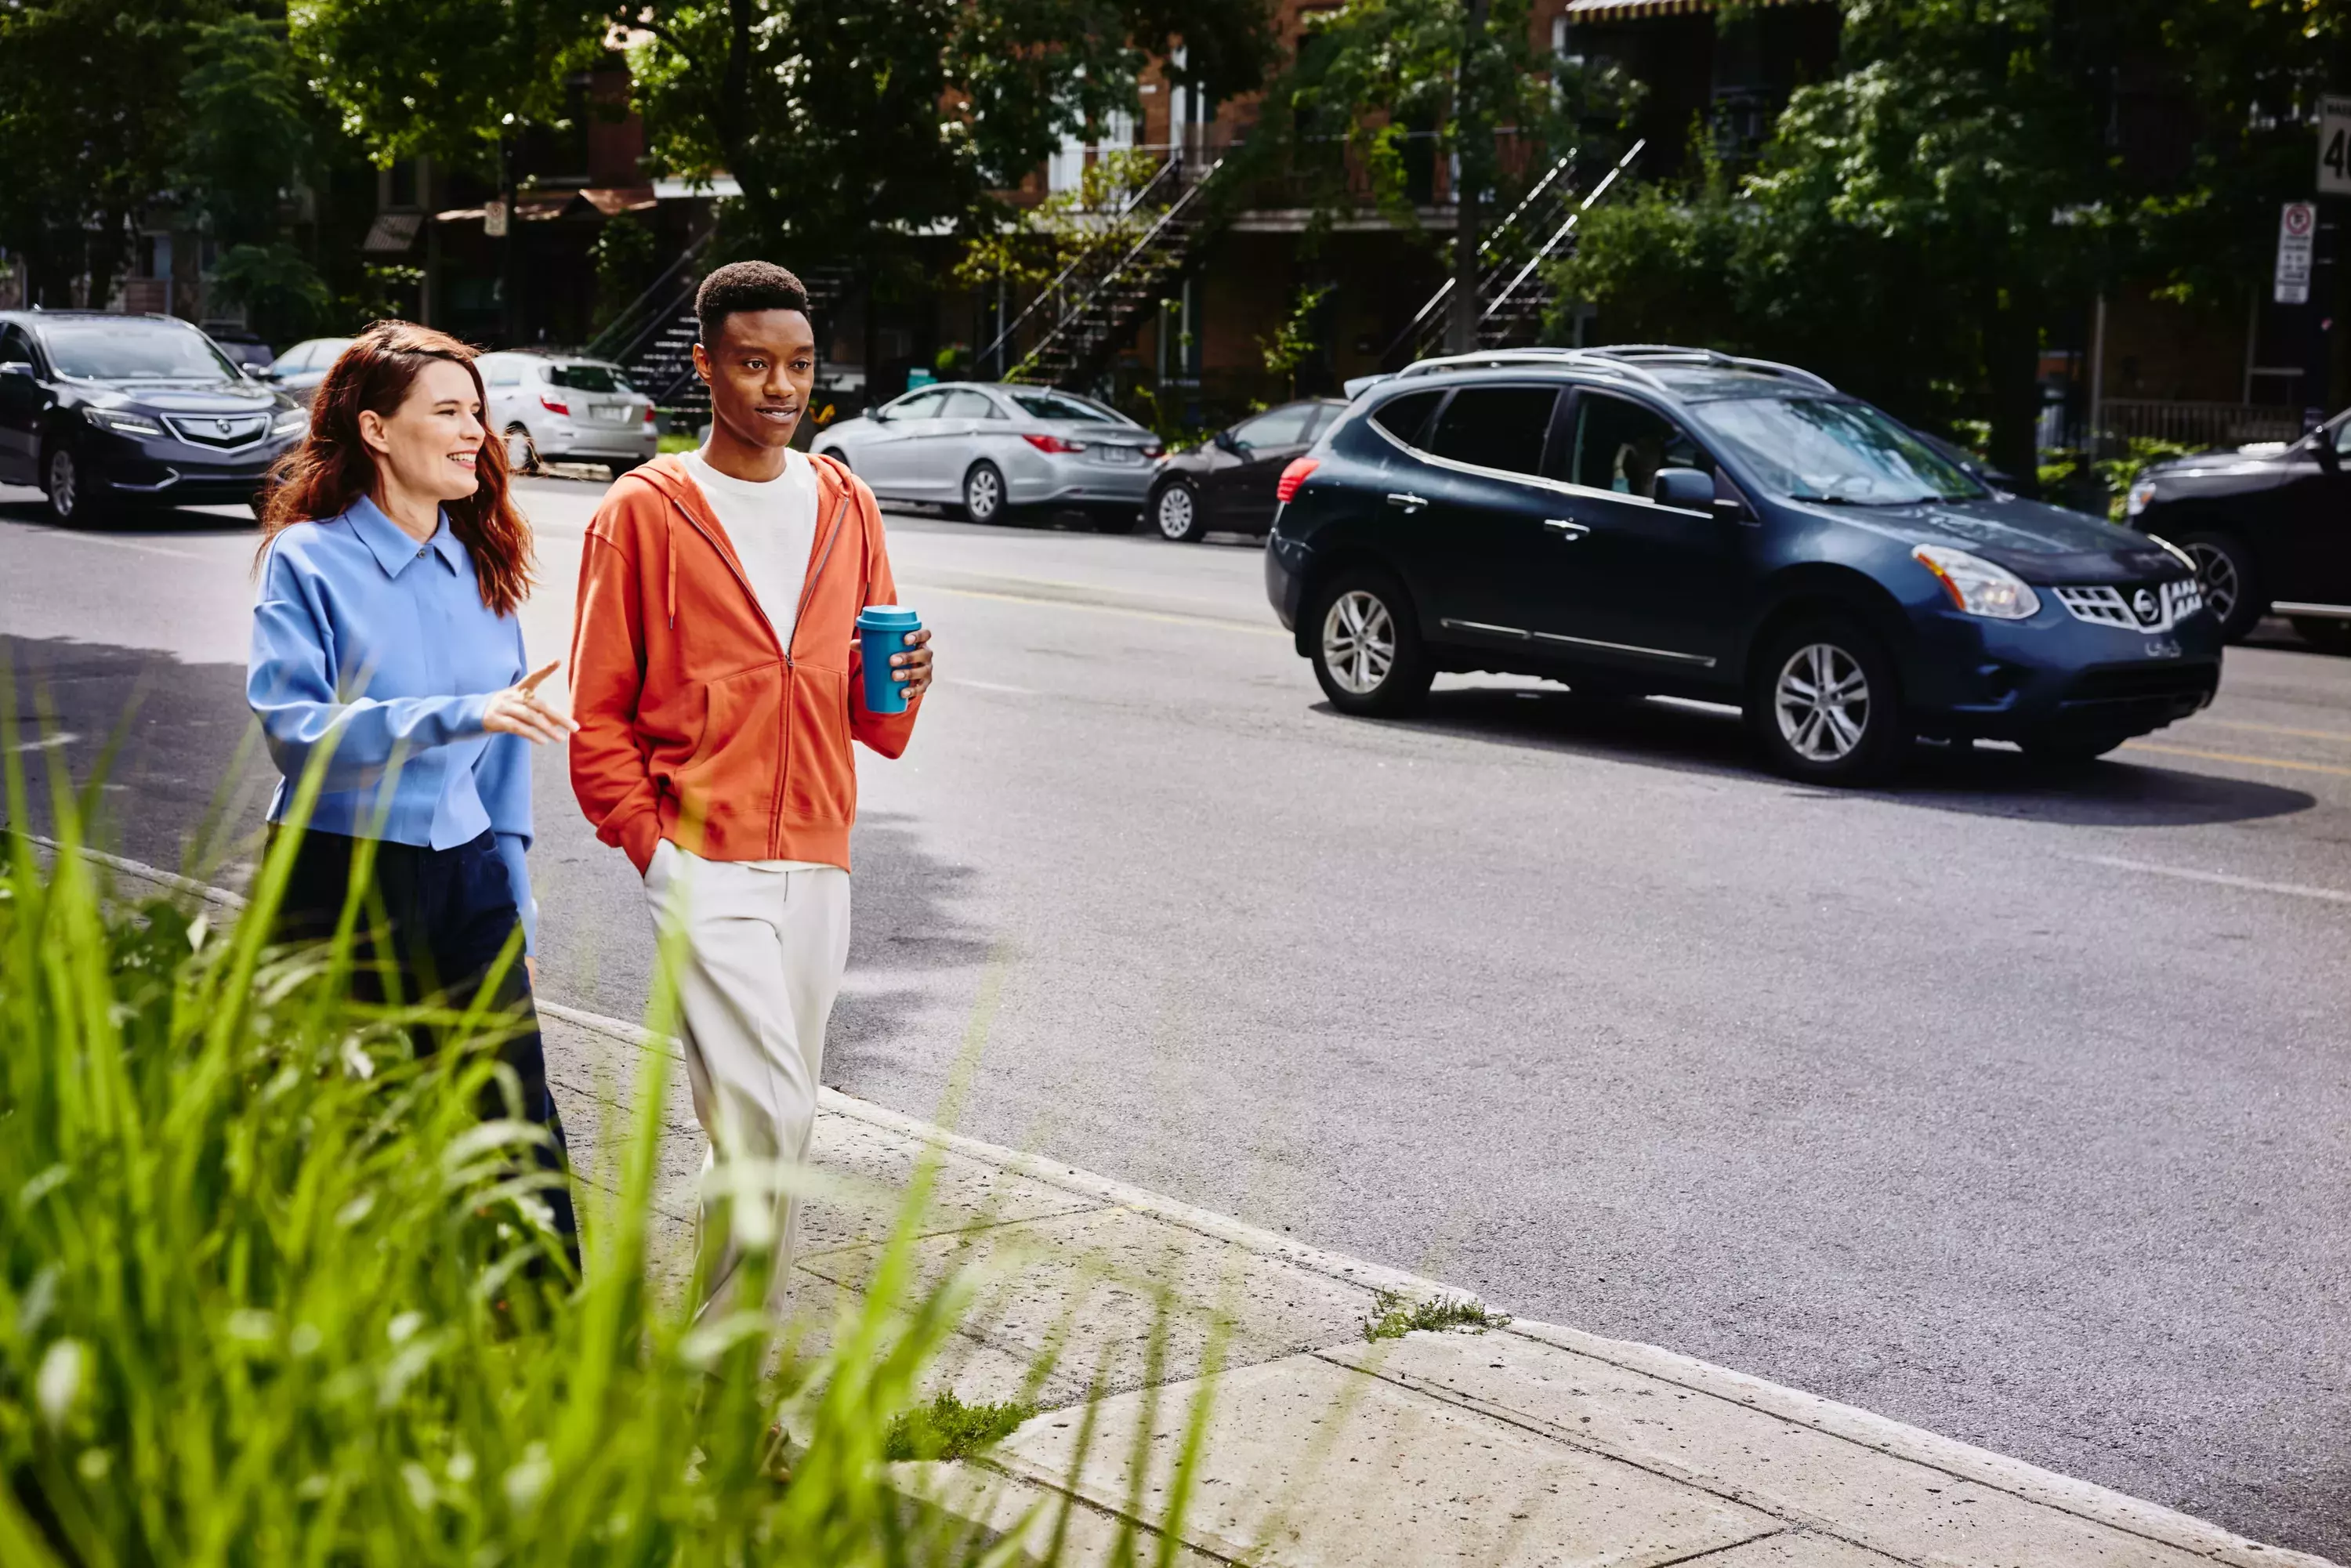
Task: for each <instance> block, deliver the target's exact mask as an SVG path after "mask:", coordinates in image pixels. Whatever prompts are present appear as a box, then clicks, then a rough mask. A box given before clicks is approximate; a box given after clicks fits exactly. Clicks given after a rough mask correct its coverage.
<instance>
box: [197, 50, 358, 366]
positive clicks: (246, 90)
mask: <svg viewBox="0 0 2351 1568" xmlns="http://www.w3.org/2000/svg"><path fill="white" fill-rule="evenodd" d="M189 58H190V60H191V62H192V65H193V68H192V69H190V70H189V72H188V74H187V76H186V78H184V80H183V82H182V84H181V89H180V98H181V102H182V106H183V114H184V121H185V125H186V131H185V137H184V140H183V143H182V145H181V149H180V154H179V160H178V162H177V165H176V167H175V169H174V171H173V179H174V182H175V183H176V184H177V185H178V186H179V188H180V189H181V190H182V191H183V193H185V195H186V197H187V199H188V204H189V205H190V206H191V207H192V208H193V210H194V211H195V212H196V214H198V215H199V216H200V217H201V218H202V219H203V220H204V223H205V224H206V225H207V226H208V227H209V228H210V230H211V232H212V235H213V237H214V240H215V242H216V243H217V244H218V245H219V246H220V247H221V249H220V256H219V258H218V259H217V260H216V261H215V262H214V267H213V289H214V295H215V296H216V297H217V298H220V299H222V300H224V301H225V302H226V303H228V304H231V305H237V306H243V307H244V308H246V310H247V311H248V313H249V314H250V315H251V317H252V318H253V320H254V324H255V325H256V327H258V328H260V329H262V330H263V332H264V335H265V336H269V337H276V338H279V339H286V338H297V337H300V336H302V335H304V334H305V333H307V332H308V331H310V330H311V329H313V328H315V327H316V326H317V325H318V324H319V322H320V320H321V319H323V318H324V317H325V315H326V313H327V312H328V310H329V308H331V303H332V301H331V298H330V296H329V292H328V289H327V285H326V282H325V280H324V279H323V278H321V277H319V271H318V268H317V267H313V266H312V265H311V264H310V261H309V260H308V257H306V256H303V254H302V253H301V251H300V250H298V248H296V247H295V246H293V245H291V244H289V243H287V240H286V239H285V238H284V237H283V236H284V226H285V225H284V221H283V218H284V209H285V204H286V200H287V194H288V193H289V190H290V188H291V187H292V185H293V184H294V183H296V181H297V180H298V179H299V178H300V177H302V176H303V175H304V174H305V173H306V172H313V171H314V169H315V161H314V157H313V153H314V151H315V148H316V138H315V137H314V135H313V128H312V120H313V117H314V116H315V114H316V112H317V110H318V104H317V101H316V100H315V99H313V98H312V97H311V96H310V93H309V91H308V88H307V87H306V86H305V85H304V84H303V82H302V79H301V78H300V75H299V74H298V71H297V70H296V68H295V58H294V53H293V50H292V49H291V48H290V47H288V46H287V40H286V37H285V29H284V26H283V24H282V23H276V22H271V21H266V20H264V19H263V18H261V17H259V16H253V15H251V14H249V13H243V12H240V13H235V14H233V15H230V16H225V17H223V18H221V19H220V20H218V21H216V22H205V23H200V24H198V25H197V26H195V27H194V28H193V33H192V37H191V42H190V47H189Z"/></svg>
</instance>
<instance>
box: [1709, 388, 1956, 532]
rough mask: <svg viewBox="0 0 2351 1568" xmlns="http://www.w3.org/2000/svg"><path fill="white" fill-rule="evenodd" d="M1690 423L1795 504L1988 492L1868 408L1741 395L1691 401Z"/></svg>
mask: <svg viewBox="0 0 2351 1568" xmlns="http://www.w3.org/2000/svg"><path fill="white" fill-rule="evenodd" d="M1689 415H1690V419H1691V421H1692V422H1693V423H1696V424H1698V427H1699V428H1700V429H1702V430H1704V431H1705V432H1706V433H1707V434H1709V435H1711V436H1713V437H1714V438H1715V439H1716V440H1718V441H1719V442H1720V443H1721V444H1723V445H1725V446H1727V447H1729V449H1730V450H1731V451H1732V452H1733V453H1735V454H1736V455H1739V456H1740V457H1741V458H1743V459H1745V460H1746V462H1747V463H1748V464H1749V465H1750V466H1752V467H1753V468H1754V470H1755V473H1756V475H1757V476H1758V477H1760V478H1761V480H1762V482H1763V483H1764V484H1765V485H1766V486H1769V487H1770V488H1771V489H1774V490H1777V491H1779V492H1780V493H1781V494H1782V495H1784V496H1787V497H1790V498H1791V499H1792V500H1798V501H1826V502H1830V503H1832V504H1834V505H1837V506H1847V507H1898V506H1903V505H1906V504H1907V503H1910V502H1916V501H1971V500H1974V499H1976V498H1978V497H1981V496H1983V495H1985V494H1986V493H1987V492H1986V491H1985V489H1984V487H1983V486H1980V485H1979V484H1977V483H1976V482H1975V481H1974V480H1973V479H1970V478H1969V477H1968V476H1967V475H1966V474H1965V473H1964V472H1963V471H1962V470H1961V469H1960V468H1959V466H1958V465H1956V464H1953V463H1951V462H1949V461H1948V460H1947V459H1945V458H1944V457H1942V456H1941V455H1938V454H1937V453H1936V452H1935V451H1934V450H1933V449H1932V448H1931V447H1929V446H1928V444H1926V443H1925V442H1923V441H1920V440H1919V439H1918V438H1917V435H1915V434H1912V433H1911V432H1910V430H1909V429H1908V427H1907V426H1906V425H1903V424H1901V423H1897V422H1896V421H1895V420H1893V419H1890V418H1888V417H1887V416H1886V415H1885V414H1883V413H1879V412H1878V411H1877V410H1876V409H1874V408H1872V407H1870V406H1869V404H1867V403H1865V402H1852V401H1850V400H1848V399H1845V398H1830V397H1792V398H1780V397H1742V398H1726V399H1723V400H1721V401H1720V402H1699V403H1693V404H1691V405H1690V409H1689Z"/></svg>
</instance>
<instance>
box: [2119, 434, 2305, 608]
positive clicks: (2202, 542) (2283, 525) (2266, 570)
mask: <svg viewBox="0 0 2351 1568" xmlns="http://www.w3.org/2000/svg"><path fill="white" fill-rule="evenodd" d="M2346 467H2351V413H2340V414H2337V415H2335V418H2333V419H2331V420H2329V421H2327V423H2325V424H2324V425H2321V426H2320V427H2319V428H2318V429H2316V430H2314V431H2312V432H2311V433H2310V434H2308V435H2305V436H2304V437H2303V438H2302V439H2301V440H2299V441H2293V442H2283V441H2280V442H2265V443H2262V444H2257V445H2253V446H2246V447H2240V448H2238V449H2236V450H2234V451H2228V452H2205V453H2199V454H2198V455H2195V456H2193V457H2179V458H2174V459H2173V460H2171V461H2170V462H2168V463H2160V464H2157V465H2153V466H2151V467H2149V468H2147V470H2145V471H2144V472H2143V473H2141V474H2140V476H2139V477H2138V479H2137V482H2136V483H2135V484H2133V485H2132V486H2131V490H2130V498H2129V499H2128V500H2127V501H2126V503H2125V506H2126V510H2127V511H2128V514H2129V518H2130V524H2131V526H2132V527H2133V528H2139V529H2143V530H2144V531H2146V532H2147V533H2149V534H2153V535H2155V536H2156V537H2158V538H2165V539H2168V540H2170V541H2171V542H2172V543H2173V544H2175V545H2178V546H2179V548H2180V549H2184V550H2186V551H2187V552H2188V553H2189V555H2190V556H2192V557H2193V558H2194V559H2195V561H2196V569H2197V572H2198V574H2199V576H2200V577H2202V579H2203V580H2204V599H2205V601H2206V602H2207V603H2208V604H2210V606H2211V607H2212V612H2213V614H2215V615H2217V616H2218V617H2220V632H2221V635H2222V636H2224V637H2226V638H2228V640H2229V641H2231V642H2232V643H2233V642H2235V641H2237V640H2238V639H2239V638H2241V637H2242V636H2244V634H2245V633H2246V632H2250V631H2252V629H2253V623H2254V622H2257V621H2259V620H2260V619H2261V618H2262V616H2264V615H2268V614H2272V613H2275V614H2278V615H2283V616H2284V617H2285V618H2286V619H2287V620H2289V621H2291V622H2293V623H2294V630H2295V631H2297V632H2301V633H2302V634H2303V636H2304V637H2305V638H2306V639H2308V640H2309V641H2311V642H2313V643H2317V644H2318V645H2319V646H2321V647H2323V648H2330V649H2334V650H2335V651H2337V652H2351V472H2346Z"/></svg>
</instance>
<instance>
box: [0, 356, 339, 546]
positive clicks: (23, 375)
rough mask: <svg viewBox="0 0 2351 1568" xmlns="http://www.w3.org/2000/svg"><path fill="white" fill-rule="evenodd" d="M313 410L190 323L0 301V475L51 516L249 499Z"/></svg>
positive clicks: (64, 518)
mask: <svg viewBox="0 0 2351 1568" xmlns="http://www.w3.org/2000/svg"><path fill="white" fill-rule="evenodd" d="M309 422H310V421H309V415H308V413H305V412H304V411H303V410H302V408H301V406H300V405H299V404H298V403H296V402H294V401H293V400H292V399H290V398H288V397H287V396H286V395H285V394H284V393H282V392H275V391H273V390H271V389H270V388H269V387H267V386H265V385H263V384H261V383H260V382H256V381H255V380H253V379H252V378H251V377H250V376H248V375H247V374H246V372H245V371H242V370H240V369H239V368H238V367H237V366H236V365H235V364H233V363H231V362H230V361H229V360H228V359H227V358H226V357H225V356H224V355H223V354H222V353H221V351H220V350H219V349H218V348H216V347H214V343H213V341H212V340H211V339H209V338H207V337H205V336H204V334H203V333H202V332H200V331H198V330H196V329H195V328H193V327H192V326H190V325H189V324H188V323H186V322H185V321H180V320H174V319H172V318H171V317H168V316H115V315H108V314H103V313H100V312H97V311H86V310H33V311H5V312H0V481H5V482H7V483H10V484H17V485H38V486H40V487H41V488H42V490H43V491H45V492H46V493H47V496H48V500H49V514H50V516H52V517H55V518H56V519H57V521H59V522H61V523H72V522H84V521H88V520H90V519H92V518H94V517H98V516H99V515H101V514H104V513H106V512H109V511H111V510H114V509H116V508H119V507H131V506H148V507H171V506H192V505H202V504H204V503H207V502H222V501H249V500H253V499H254V498H256V496H257V495H258V494H259V492H260V490H261V487H262V481H263V478H264V476H266V474H267V472H268V470H269V465H270V464H272V463H274V462H275V461H277V457H278V456H279V455H280V454H282V453H284V452H285V450H286V449H287V447H289V446H291V445H292V444H294V443H295V442H297V441H298V440H300V439H301V437H302V433H303V432H304V431H305V430H307V429H308V428H309Z"/></svg>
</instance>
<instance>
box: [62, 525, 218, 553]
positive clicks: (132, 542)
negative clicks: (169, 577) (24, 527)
mask: <svg viewBox="0 0 2351 1568" xmlns="http://www.w3.org/2000/svg"><path fill="white" fill-rule="evenodd" d="M33 531H34V532H35V533H40V534H47V535H49V536H51V537H52V538H61V539H78V540H80V541H81V542H82V543H84V544H92V545H112V546H113V547H114V548H115V549H135V550H137V551H138V552H139V553H140V554H141V555H167V556H170V557H172V559H175V560H202V559H204V557H203V556H200V555H198V554H197V553H196V552H195V551H193V550H184V549H172V547H171V546H169V545H147V544H141V543H140V542H139V541H138V540H137V539H117V538H108V537H107V536H106V535H104V534H83V533H76V532H75V531H73V530H72V529H70V528H36V529H34V530H33Z"/></svg>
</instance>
